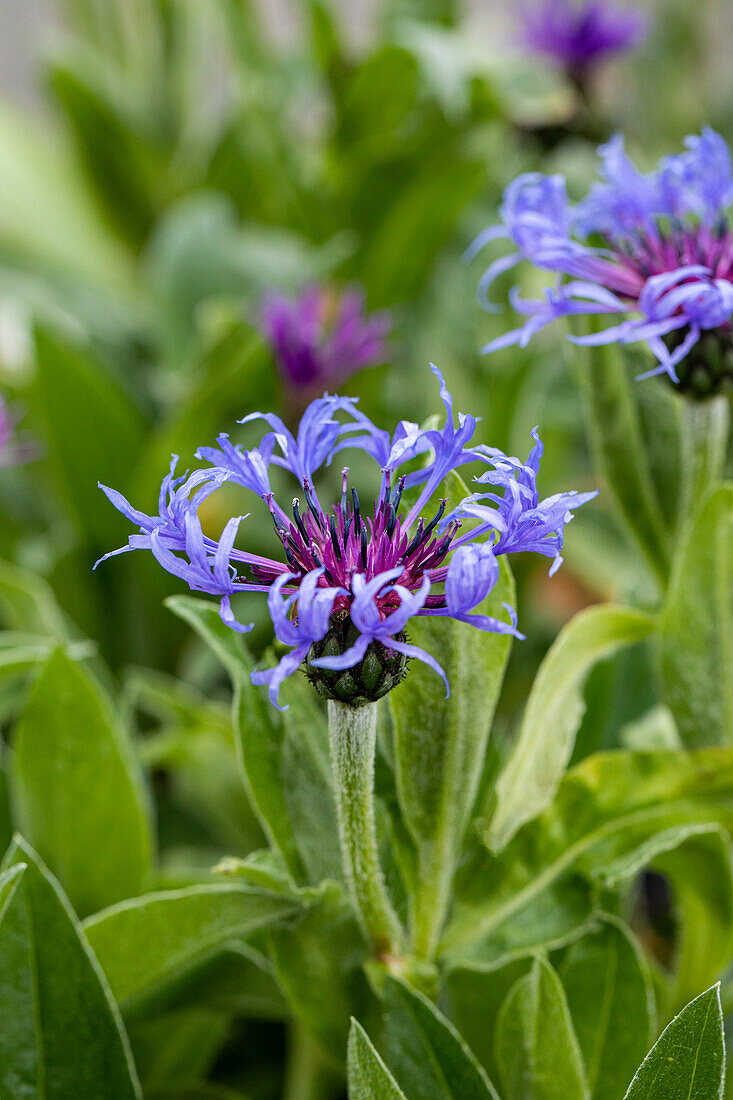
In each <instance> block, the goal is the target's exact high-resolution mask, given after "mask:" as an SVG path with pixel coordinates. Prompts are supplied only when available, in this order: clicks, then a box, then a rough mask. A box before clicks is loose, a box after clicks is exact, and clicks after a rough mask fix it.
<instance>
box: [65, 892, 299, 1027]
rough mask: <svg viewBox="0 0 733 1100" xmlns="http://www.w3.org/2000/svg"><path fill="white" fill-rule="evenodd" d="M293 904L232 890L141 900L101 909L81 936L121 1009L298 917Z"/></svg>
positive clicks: (146, 896)
mask: <svg viewBox="0 0 733 1100" xmlns="http://www.w3.org/2000/svg"><path fill="white" fill-rule="evenodd" d="M300 908H301V906H300V905H299V904H298V903H297V902H295V901H294V900H293V899H292V898H291V897H286V898H283V897H280V896H278V895H277V894H273V893H271V892H269V891H265V890H259V889H255V888H254V887H248V886H242V885H240V884H238V883H236V884H235V883H222V884H218V883H217V884H207V885H202V886H187V887H184V888H183V889H181V890H165V891H159V892H157V893H153V894H144V895H143V896H142V897H140V898H132V899H131V900H130V901H125V902H121V903H119V904H117V905H113V906H111V907H110V908H109V909H104V910H103V911H102V912H101V913H97V914H96V915H95V916H93V917H90V918H89V919H88V920H87V921H86V922H85V929H86V933H87V936H88V937H89V942H90V943H91V945H92V947H93V949H94V952H95V954H96V955H97V958H98V959H99V961H100V963H101V965H102V967H103V969H104V972H105V974H106V975H107V978H108V980H109V983H110V986H111V988H112V991H113V993H114V995H115V998H116V999H117V1001H119V1002H120V1004H121V1005H122V1006H123V1007H124V1008H127V1007H129V1006H130V1005H131V1004H133V1003H134V1002H138V1001H140V1000H142V999H143V998H144V997H148V996H150V995H151V994H152V993H155V992H157V991H158V990H159V989H160V988H161V987H164V986H165V985H166V984H167V983H169V982H171V981H172V980H173V979H175V978H177V977H179V976H180V975H181V974H182V973H185V972H186V971H187V970H190V969H192V968H193V967H194V966H196V965H198V964H199V963H201V962H202V961H203V960H205V959H206V958H209V957H210V956H212V955H214V954H215V953H216V952H217V951H219V950H221V949H222V948H223V947H224V946H225V944H226V942H227V940H229V939H233V938H245V937H247V936H250V935H252V933H253V932H256V931H258V930H259V929H262V928H266V927H268V926H269V925H272V924H275V923H277V922H280V921H284V920H286V919H287V918H289V917H292V916H293V915H295V914H296V913H298V912H299V911H300Z"/></svg>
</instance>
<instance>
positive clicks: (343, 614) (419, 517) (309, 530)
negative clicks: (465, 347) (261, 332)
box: [103, 367, 594, 702]
mask: <svg viewBox="0 0 733 1100" xmlns="http://www.w3.org/2000/svg"><path fill="white" fill-rule="evenodd" d="M432 371H433V373H434V375H435V376H436V378H437V379H438V382H439V386H440V396H441V398H442V400H443V404H444V406H445V411H446V421H445V424H444V426H443V427H442V428H440V429H438V428H426V429H423V428H419V427H418V426H417V425H413V424H409V423H407V422H403V424H402V425H400V427H399V428H398V430H397V432H396V433H395V436H394V437H393V438H392V439H390V437H389V435H388V433H386V432H384V431H382V430H381V429H379V428H377V427H376V425H374V424H373V423H372V422H371V421H370V420H369V419H368V418H367V417H366V416H364V415H363V414H362V413H360V412H359V410H358V408H357V405H356V402H355V400H353V399H348V398H341V397H335V396H333V397H330V396H328V395H325V396H324V397H322V398H319V399H318V400H316V401H314V402H313V403H312V404H311V405H310V406H309V408H308V409H307V410H306V412H305V414H304V416H303V419H302V421H301V424H300V428H299V429H298V432H297V435H295V436H294V435H292V434H291V433H290V432H289V431H288V430H287V429H286V428H285V427H284V425H283V424H282V422H281V421H280V420H279V419H278V418H277V417H273V416H271V415H269V414H267V415H263V414H261V413H253V414H251V415H250V416H248V417H245V422H249V423H251V422H253V421H255V420H257V419H264V420H265V421H266V423H267V424H268V426H269V427H270V429H271V430H270V431H269V432H267V433H266V435H265V436H264V438H263V440H262V442H261V444H260V446H259V447H258V448H255V449H254V450H252V451H243V450H240V449H239V448H235V447H234V446H233V445H232V444H230V443H229V440H228V438H227V437H226V436H220V437H219V444H220V446H219V448H202V449H201V451H199V455H200V457H202V458H204V459H208V460H209V461H213V462H215V463H216V465H215V466H213V467H209V468H207V469H203V470H197V471H195V472H194V473H192V474H190V475H188V474H187V475H185V476H184V477H176V476H175V466H176V460H175V459H174V461H173V463H172V465H171V469H170V472H169V474H168V475H167V476H166V478H165V479H164V481H163V485H162V488H161V493H160V500H159V506H158V514H157V515H155V516H147V515H145V513H143V512H140V511H138V510H137V509H135V508H133V507H132V505H130V504H129V502H128V501H127V500H126V499H125V498H124V497H123V496H122V495H121V494H120V493H117V492H115V491H114V490H112V489H107V488H104V487H103V488H104V492H105V493H106V494H107V496H108V498H109V499H110V501H111V502H112V504H114V505H115V507H116V508H118V509H119V511H121V512H122V513H123V515H125V516H126V517H127V518H128V519H129V520H130V521H131V522H132V523H133V524H135V526H136V527H137V528H138V530H139V533H136V534H134V535H131V536H130V539H129V541H128V544H127V546H124V547H122V548H121V549H120V550H117V551H113V552H112V553H113V554H115V553H122V552H124V551H127V550H136V549H149V550H151V551H152V552H153V554H154V555H155V557H156V558H157V560H158V561H159V562H160V564H161V565H162V566H163V567H164V568H165V569H167V570H168V571H169V572H170V573H173V574H174V575H175V576H178V577H181V578H182V579H183V580H185V581H186V582H187V583H188V585H189V587H191V588H193V589H195V590H197V591H204V592H210V593H211V594H212V595H216V596H217V597H219V598H220V599H221V601H222V609H221V613H222V617H223V618H224V620H225V621H226V622H227V623H228V624H229V625H230V626H232V627H234V629H239V630H247V629H249V627H247V626H244V627H243V626H240V625H239V624H237V623H236V621H235V620H234V619H233V615H232V612H231V608H230V605H229V598H230V596H231V595H233V594H234V593H235V592H263V591H266V592H267V593H268V607H269V611H270V615H271V617H272V621H273V624H274V627H275V633H276V635H277V637H278V639H279V640H280V641H281V642H283V643H284V644H285V645H288V646H291V647H292V648H291V651H290V652H289V653H288V654H287V655H286V656H285V657H283V658H282V660H281V661H280V663H279V664H278V665H277V667H276V668H274V669H268V670H265V671H263V672H257V673H255V674H254V676H253V680H254V682H255V683H262V684H267V685H268V686H269V691H270V697H271V698H272V700H273V702H277V696H278V691H279V687H280V684H281V683H282V681H283V680H284V679H285V677H286V676H289V675H290V674H291V673H292V672H294V671H295V669H296V668H298V666H299V665H300V664H301V662H302V661H303V660H306V666H307V669H308V672H309V675H310V676H311V677H312V678H313V677H317V676H318V674H319V673H320V674H321V676H322V677H325V680H324V681H323V682H322V684H321V687H319V690H323V693H326V691H331V690H333V691H336V688H332V686H329V685H332V684H333V682H334V677H337V678H338V677H339V676H340V675H341V673H349V674H352V673H353V675H350V679H349V677H347V679H349V683H351V684H352V686H353V685H354V684H357V681H358V684H357V687H358V690H357V687H354V693H355V694H353V695H351V696H347V695H344V694H332V695H329V696H328V697H329V698H339V699H341V700H342V701H353V699H354V698H357V697H358V698H359V700H360V701H365V700H366V699H371V698H378V697H379V695H380V693H381V694H384V691H386V690H389V686H394V684H395V683H396V682H398V681H399V678H400V676H401V675H402V672H403V671H404V661H405V659H406V658H408V657H414V658H416V659H418V660H420V661H424V662H425V663H426V664H428V665H429V666H430V667H431V668H433V669H434V670H435V671H436V672H437V673H438V674H439V675H441V676H442V677H443V678H444V679H445V675H444V673H443V670H442V669H441V668H440V666H439V665H438V664H437V662H436V660H435V658H434V657H432V656H431V655H430V654H429V653H426V652H425V651H424V650H422V649H420V648H418V647H417V646H413V645H410V644H409V643H408V641H407V639H406V637H405V635H404V629H405V626H406V624H407V622H408V621H409V620H410V619H411V618H413V617H414V616H419V615H443V616H447V617H450V618H456V619H460V620H461V621H465V622H470V623H471V624H472V625H474V626H476V627H478V628H479V629H481V630H488V631H493V632H504V633H510V634H516V635H517V636H518V637H521V635H519V634H517V630H516V619H515V616H514V613H513V611H511V609H508V610H509V621H508V622H503V621H501V620H499V619H495V618H492V617H491V616H487V615H482V614H480V613H478V614H472V612H473V611H474V609H475V608H476V607H477V606H478V605H479V604H480V603H481V602H482V601H483V600H484V599H485V597H486V596H487V595H488V594H489V593H490V591H491V590H492V588H493V587H494V585H495V583H496V580H497V578H498V575H499V568H498V565H497V561H496V556H497V555H499V554H503V553H507V552H509V551H516V550H528V549H532V550H536V551H538V552H539V553H542V554H550V555H551V556H553V557H555V558H557V557H558V555H559V550H560V548H561V546H562V535H563V528H564V525H565V524H566V523H567V522H568V520H569V519H570V518H571V516H570V513H569V512H568V504H569V502H570V501H572V502H573V503H574V504H575V505H579V504H583V503H584V502H585V501H586V500H588V499H590V497H591V496H593V495H594V494H584V495H582V496H578V495H576V494H565V496H563V497H556V498H555V497H553V498H550V500H549V501H542V502H540V501H539V498H538V495H537V490H536V476H537V472H538V470H539V461H540V456H541V453H542V450H541V444H540V443H539V437H538V436H537V435H536V434H535V440H536V446H535V448H534V450H533V451H532V454H531V456H530V458H529V460H528V462H527V463H526V464H522V463H520V462H519V461H518V460H517V459H513V458H509V457H508V456H506V455H504V454H503V452H501V451H498V450H496V449H495V448H487V447H483V446H480V445H479V446H476V445H472V437H473V434H474V431H475V428H476V420H475V418H474V417H472V416H467V415H463V414H459V416H458V426H457V427H456V425H455V424H454V414H453V401H452V398H451V395H450V393H449V392H448V390H447V387H446V385H445V382H444V380H443V376H442V374H441V373H440V371H439V370H438V369H437V367H432ZM346 446H349V447H352V448H354V449H356V450H360V451H362V452H364V453H366V454H368V455H369V456H370V457H371V458H373V459H374V460H375V461H376V462H377V466H378V469H379V471H380V473H379V491H378V493H377V494H375V499H374V503H373V507H372V508H371V509H370V511H369V512H365V511H363V510H362V507H361V503H360V500H359V495H358V493H357V491H356V489H355V488H351V490H349V486H348V473H349V471H348V468H345V469H344V470H343V471H342V491H341V496H340V499H339V500H338V501H337V502H336V503H335V504H334V505H333V506H332V507H331V508H330V509H326V510H324V509H323V508H322V507H321V504H320V502H319V500H318V497H317V495H316V492H315V488H314V484H313V477H314V474H315V473H316V471H317V470H318V469H320V467H321V466H323V465H327V464H328V463H330V461H331V459H332V458H333V456H334V454H335V453H336V452H337V451H340V450H342V449H343V448H344V447H346ZM276 449H277V450H278V451H279V452H280V453H279V454H276V453H275V452H276ZM426 459H427V461H426ZM408 461H409V462H412V463H413V464H414V463H415V462H419V463H423V465H422V466H420V467H419V468H418V469H411V470H409V471H408V472H405V473H402V474H401V475H400V476H399V477H397V478H396V484H394V483H393V482H394V480H395V474H396V471H397V470H398V469H399V468H400V467H402V466H404V465H405V464H406V463H407V462H408ZM469 462H473V463H475V464H479V463H483V464H488V465H489V466H491V467H492V471H491V472H490V474H480V475H479V476H478V477H477V478H476V480H477V482H479V483H483V482H486V481H489V482H490V483H491V484H492V485H494V486H498V487H499V488H501V489H503V490H504V493H503V495H500V494H493V495H492V494H481V495H478V496H477V495H473V496H469V497H467V498H466V499H465V500H464V501H462V502H461V503H460V504H459V505H458V507H457V508H456V509H455V511H454V512H453V513H452V514H451V515H450V516H447V517H445V518H444V514H445V509H446V501H445V500H441V501H440V504H439V506H438V508H437V511H436V513H435V515H434V516H433V518H432V519H430V520H429V522H426V520H425V518H424V516H423V514H422V513H423V509H424V508H425V507H427V506H428V504H429V498H430V496H432V495H433V493H434V492H435V491H436V489H437V488H438V485H439V483H440V482H441V481H442V480H443V479H444V478H445V477H446V476H447V474H449V473H450V472H451V471H452V470H455V469H457V468H458V467H461V466H464V465H466V464H467V463H469ZM275 463H277V464H279V465H280V466H281V467H282V468H284V469H286V470H288V471H289V472H290V473H292V474H293V475H294V476H295V477H296V478H297V480H298V482H299V483H300V486H301V492H302V495H303V499H304V505H303V508H302V510H301V501H300V499H299V498H298V497H296V498H295V499H294V500H293V503H292V513H291V514H290V515H288V514H287V513H286V511H285V509H284V508H282V507H281V506H280V505H279V504H278V503H277V502H276V501H275V499H274V495H273V493H272V491H271V489H270V481H269V476H268V468H269V466H270V465H271V464H275ZM224 482H237V483H238V484H240V485H242V486H244V487H245V488H247V489H249V490H250V491H253V492H254V493H256V494H257V495H258V496H259V497H261V498H262V499H263V500H264V501H265V503H266V504H267V507H268V508H269V511H270V515H271V517H272V521H273V524H274V528H275V535H276V538H277V540H278V542H279V543H280V545H281V547H282V556H283V558H284V560H277V559H276V558H266V557H261V556H259V555H254V554H249V553H246V552H245V551H241V550H237V549H235V548H234V538H235V536H236V532H237V529H238V527H239V523H240V519H239V518H238V517H234V518H232V519H231V520H229V522H228V523H227V524H226V526H225V528H224V533H223V534H222V537H221V539H220V540H219V541H218V542H217V541H216V540H214V539H212V538H209V537H207V536H204V534H203V533H202V530H201V524H200V521H199V519H198V515H197V512H198V508H199V507H200V505H201V504H202V503H203V502H204V501H205V500H206V499H207V498H208V497H209V496H210V495H211V493H212V492H214V491H215V490H216V489H217V488H219V487H220V486H221V485H222V484H223V483H224ZM411 484H412V485H414V486H415V487H419V491H418V493H417V494H416V497H415V502H414V503H413V504H412V506H411V507H410V508H405V509H404V510H401V505H402V498H403V493H404V492H405V490H406V489H408V490H409V487H410V485H411ZM487 500H490V501H492V502H493V503H494V505H495V507H493V508H492V507H491V506H490V505H489V504H486V503H477V502H479V501H487ZM433 507H434V506H433ZM465 522H469V523H470V524H472V525H473V528H472V530H470V531H469V532H468V533H466V534H463V535H461V536H460V537H458V531H459V529H460V528H461V526H462V524H463V523H465ZM454 550H455V551H456V552H455V554H454V553H453V551H454ZM106 556H107V557H110V556H111V555H109V554H108V555H106ZM558 564H559V562H558ZM385 654H386V658H385ZM400 661H401V662H402V666H401V667H400ZM380 662H381V664H384V663H385V662H386V664H387V665H389V669H388V670H387V671H388V672H389V676H387V677H386V679H385V680H384V682H382V681H380V669H381V664H380ZM390 662H392V663H391V664H390ZM395 662H396V666H397V667H395ZM385 675H386V673H385ZM329 676H330V678H331V679H330V680H329V679H328V677H329ZM384 683H388V685H389V686H387V687H384V686H383V685H384ZM324 684H325V687H324V686H323V685H324ZM380 685H381V686H380ZM347 689H348V690H349V691H350V690H351V688H349V685H348V684H347V685H346V686H344V683H341V684H340V686H339V691H343V692H346V691H347ZM365 692H366V693H367V694H366V695H365V694H364V693H365ZM369 692H371V693H372V694H368V693H369Z"/></svg>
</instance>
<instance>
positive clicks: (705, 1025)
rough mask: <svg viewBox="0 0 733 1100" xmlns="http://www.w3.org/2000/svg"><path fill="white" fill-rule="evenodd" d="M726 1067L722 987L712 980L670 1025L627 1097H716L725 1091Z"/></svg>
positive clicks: (632, 1099)
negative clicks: (708, 986)
mask: <svg viewBox="0 0 733 1100" xmlns="http://www.w3.org/2000/svg"><path fill="white" fill-rule="evenodd" d="M724 1072H725V1046H724V1042H723V1013H722V1010H721V1006H720V987H719V986H713V988H712V989H708V991H707V992H706V993H701V994H700V996H699V997H696V998H695V1000H694V1001H692V1002H691V1003H690V1004H689V1005H687V1007H686V1008H685V1009H683V1010H682V1012H680V1014H679V1016H676V1017H675V1019H674V1020H672V1022H671V1024H668V1025H667V1027H666V1028H665V1030H664V1031H663V1032H662V1035H661V1036H660V1038H659V1039H658V1040H657V1042H656V1043H655V1044H654V1046H653V1047H652V1049H651V1050H650V1052H649V1054H648V1055H647V1056H646V1058H645V1059H644V1061H643V1063H642V1064H641V1066H640V1067H639V1069H638V1070H637V1072H636V1074H635V1076H634V1079H633V1081H632V1082H631V1084H630V1085H629V1088H628V1092H627V1093H626V1096H625V1100H715V1098H720V1097H722V1095H723V1084H724Z"/></svg>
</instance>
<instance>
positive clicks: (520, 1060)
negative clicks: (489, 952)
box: [494, 956, 590, 1100]
mask: <svg viewBox="0 0 733 1100" xmlns="http://www.w3.org/2000/svg"><path fill="white" fill-rule="evenodd" d="M494 1043H495V1057H496V1061H497V1064H498V1066H499V1073H500V1081H501V1085H502V1088H503V1092H504V1096H505V1097H506V1100H551V1098H553V1097H555V1096H557V1094H558V1091H559V1089H560V1088H562V1092H563V1096H565V1097H567V1098H568V1100H588V1097H589V1095H590V1093H589V1091H588V1084H587V1081H586V1077H585V1068H584V1066H583V1059H582V1057H581V1054H580V1048H579V1046H578V1040H577V1038H576V1035H575V1031H574V1030H573V1024H572V1020H571V1019H570V1013H569V1011H568V1005H567V1001H566V999H565V994H564V992H563V988H562V985H561V984H560V979H559V978H558V976H557V974H556V973H555V971H554V970H553V969H552V967H551V966H550V964H549V963H548V962H547V960H546V959H543V958H542V957H541V956H538V957H537V958H536V959H535V961H534V963H533V965H532V969H531V970H530V972H529V974H527V975H525V977H523V978H520V979H519V981H518V982H517V983H516V985H514V986H513V987H512V989H511V990H510V991H509V994H508V996H507V998H506V1000H505V1001H504V1004H503V1005H502V1007H501V1011H500V1013H499V1018H498V1020H497V1022H496V1033H495V1039H494Z"/></svg>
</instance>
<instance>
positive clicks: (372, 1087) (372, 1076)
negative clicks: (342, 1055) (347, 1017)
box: [348, 1020, 407, 1100]
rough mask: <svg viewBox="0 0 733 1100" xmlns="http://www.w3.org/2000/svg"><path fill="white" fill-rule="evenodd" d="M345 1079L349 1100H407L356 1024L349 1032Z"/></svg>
mask: <svg viewBox="0 0 733 1100" xmlns="http://www.w3.org/2000/svg"><path fill="white" fill-rule="evenodd" d="M348 1077H349V1100H375V1098H376V1097H377V1096H378V1097H379V1100H407V1097H406V1096H405V1094H404V1093H403V1092H402V1090H401V1089H400V1087H399V1085H398V1084H397V1082H396V1081H395V1079H394V1077H393V1076H392V1074H391V1073H390V1072H389V1070H388V1069H387V1067H386V1066H385V1064H384V1062H383V1061H382V1059H381V1058H380V1057H379V1055H378V1054H377V1052H376V1050H375V1049H374V1046H373V1045H372V1042H371V1040H370V1038H369V1036H368V1035H367V1033H366V1032H365V1031H364V1028H363V1027H362V1026H361V1024H360V1023H358V1022H357V1021H356V1020H352V1021H351V1030H350V1031H349V1052H348Z"/></svg>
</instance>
